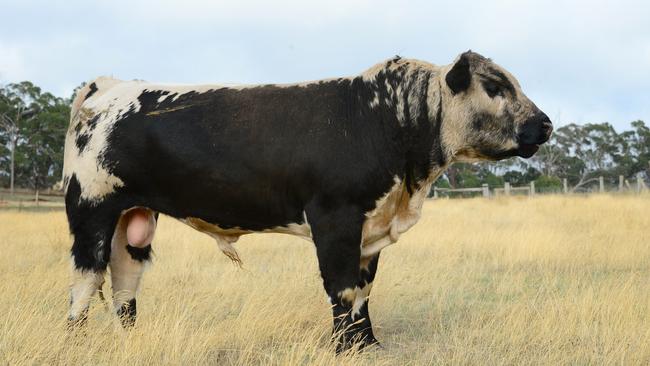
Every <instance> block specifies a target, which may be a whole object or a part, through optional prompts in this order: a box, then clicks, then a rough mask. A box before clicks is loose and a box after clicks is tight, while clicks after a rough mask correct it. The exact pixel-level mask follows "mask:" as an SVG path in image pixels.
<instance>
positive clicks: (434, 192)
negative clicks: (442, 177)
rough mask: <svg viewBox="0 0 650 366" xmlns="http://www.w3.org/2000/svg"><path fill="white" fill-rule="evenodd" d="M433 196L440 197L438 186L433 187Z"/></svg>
mask: <svg viewBox="0 0 650 366" xmlns="http://www.w3.org/2000/svg"><path fill="white" fill-rule="evenodd" d="M433 198H434V199H436V198H438V188H436V187H433Z"/></svg>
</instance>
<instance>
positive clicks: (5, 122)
mask: <svg viewBox="0 0 650 366" xmlns="http://www.w3.org/2000/svg"><path fill="white" fill-rule="evenodd" d="M40 93H41V90H40V88H38V87H37V86H34V84H32V83H31V82H29V81H23V82H22V83H18V84H9V85H8V86H7V87H5V88H2V89H1V90H0V128H2V131H3V134H4V135H5V139H6V141H7V149H8V150H9V153H10V159H9V164H10V168H9V169H10V173H9V174H10V183H9V187H10V190H11V194H13V193H14V184H15V179H16V150H17V148H18V144H19V143H20V142H21V138H22V137H23V134H22V133H21V132H23V131H24V130H25V129H24V128H23V125H24V124H25V123H27V121H29V119H31V118H33V117H34V115H35V114H36V113H37V111H38V105H37V104H36V103H35V100H36V99H37V98H38V95H39V94H40Z"/></svg>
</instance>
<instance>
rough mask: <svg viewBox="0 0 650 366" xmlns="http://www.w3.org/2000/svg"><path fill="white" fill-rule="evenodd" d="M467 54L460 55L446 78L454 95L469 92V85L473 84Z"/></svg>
mask: <svg viewBox="0 0 650 366" xmlns="http://www.w3.org/2000/svg"><path fill="white" fill-rule="evenodd" d="M467 53H468V52H465V53H463V54H461V55H460V57H459V58H458V60H457V61H456V63H454V66H452V67H451V70H449V72H448V73H447V76H445V81H446V82H447V86H449V89H451V92H452V93H453V94H458V93H460V92H462V91H465V90H467V88H469V84H470V83H471V82H472V73H471V72H470V70H469V57H468V55H467Z"/></svg>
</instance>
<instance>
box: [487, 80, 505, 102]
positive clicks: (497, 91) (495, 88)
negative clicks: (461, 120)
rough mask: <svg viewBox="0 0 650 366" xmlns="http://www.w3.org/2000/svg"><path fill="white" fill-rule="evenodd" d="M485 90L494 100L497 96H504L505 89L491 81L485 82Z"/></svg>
mask: <svg viewBox="0 0 650 366" xmlns="http://www.w3.org/2000/svg"><path fill="white" fill-rule="evenodd" d="M483 89H485V92H486V93H487V95H488V96H489V97H490V98H494V97H496V96H497V95H498V96H501V97H502V96H503V89H502V88H501V86H500V85H499V84H497V83H495V82H494V81H491V80H485V81H483Z"/></svg>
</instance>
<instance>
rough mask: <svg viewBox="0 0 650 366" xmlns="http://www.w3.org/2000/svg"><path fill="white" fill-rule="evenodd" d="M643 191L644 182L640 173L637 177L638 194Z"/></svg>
mask: <svg viewBox="0 0 650 366" xmlns="http://www.w3.org/2000/svg"><path fill="white" fill-rule="evenodd" d="M642 189H643V180H642V179H641V173H638V174H637V175H636V192H637V193H641V190H642Z"/></svg>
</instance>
